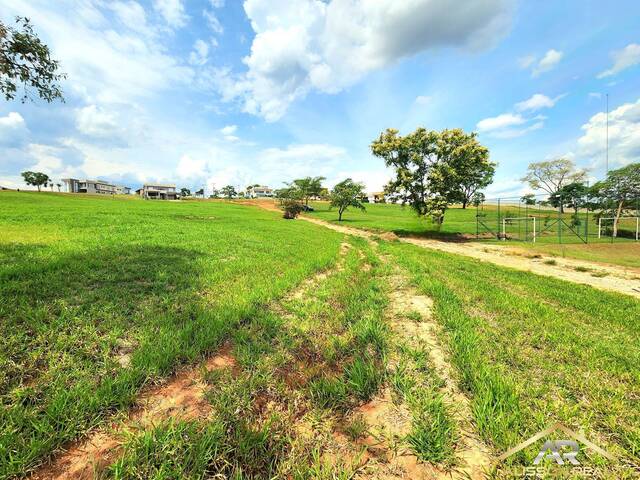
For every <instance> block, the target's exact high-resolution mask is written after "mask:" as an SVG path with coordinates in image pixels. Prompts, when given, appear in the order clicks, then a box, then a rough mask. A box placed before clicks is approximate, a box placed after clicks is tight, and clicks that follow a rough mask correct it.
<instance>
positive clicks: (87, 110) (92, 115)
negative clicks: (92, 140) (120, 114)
mask: <svg viewBox="0 0 640 480" xmlns="http://www.w3.org/2000/svg"><path fill="white" fill-rule="evenodd" d="M76 127H77V128H78V130H79V131H80V132H81V133H83V134H85V135H88V136H91V137H102V138H106V137H112V136H113V135H114V134H119V133H120V127H119V123H118V120H117V118H116V116H115V115H114V114H113V113H110V112H107V111H105V110H103V109H101V108H98V107H97V106H96V105H87V106H86V107H83V108H80V109H78V111H77V113H76Z"/></svg>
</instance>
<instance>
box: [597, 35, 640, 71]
mask: <svg viewBox="0 0 640 480" xmlns="http://www.w3.org/2000/svg"><path fill="white" fill-rule="evenodd" d="M611 57H612V58H613V65H612V66H611V68H609V69H607V70H605V71H604V72H601V73H600V74H599V75H598V78H604V77H610V76H612V75H617V74H618V73H620V72H622V71H623V70H626V69H627V68H631V67H633V66H635V65H638V64H640V45H638V44H637V43H630V44H629V45H627V46H626V47H624V48H623V49H622V50H616V51H614V52H613V53H612V54H611Z"/></svg>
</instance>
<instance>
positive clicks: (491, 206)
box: [476, 195, 640, 243]
mask: <svg viewBox="0 0 640 480" xmlns="http://www.w3.org/2000/svg"><path fill="white" fill-rule="evenodd" d="M476 238H477V239H499V240H504V241H525V242H541V243H597V242H600V243H602V242H624V241H640V198H638V199H632V200H625V201H624V202H623V203H622V208H620V203H619V202H609V203H607V204H603V203H602V202H601V201H598V200H597V199H592V198H588V197H581V198H561V197H555V198H553V197H552V198H550V197H548V196H546V197H545V196H541V195H538V196H534V195H528V196H526V197H512V198H496V199H487V200H485V201H484V202H482V203H480V204H478V205H477V206H476Z"/></svg>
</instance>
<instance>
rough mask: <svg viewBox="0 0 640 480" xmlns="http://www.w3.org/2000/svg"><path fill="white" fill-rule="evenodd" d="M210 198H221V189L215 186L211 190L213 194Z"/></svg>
mask: <svg viewBox="0 0 640 480" xmlns="http://www.w3.org/2000/svg"><path fill="white" fill-rule="evenodd" d="M209 198H220V190H217V189H215V188H214V189H213V190H211V195H209Z"/></svg>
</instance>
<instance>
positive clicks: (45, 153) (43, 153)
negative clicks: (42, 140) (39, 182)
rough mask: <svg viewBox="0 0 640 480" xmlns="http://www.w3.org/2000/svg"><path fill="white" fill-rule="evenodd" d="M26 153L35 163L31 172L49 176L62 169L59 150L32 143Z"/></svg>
mask: <svg viewBox="0 0 640 480" xmlns="http://www.w3.org/2000/svg"><path fill="white" fill-rule="evenodd" d="M27 152H28V153H29V155H31V156H32V157H33V158H34V159H35V161H36V163H35V164H34V165H33V167H31V170H35V171H38V172H43V173H46V174H47V175H50V176H51V175H54V174H56V173H57V172H59V171H60V169H61V168H62V165H63V162H62V159H61V158H60V155H61V152H62V151H61V149H59V148H56V147H51V146H49V145H40V144H35V143H32V144H30V145H29V146H28V147H27Z"/></svg>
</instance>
